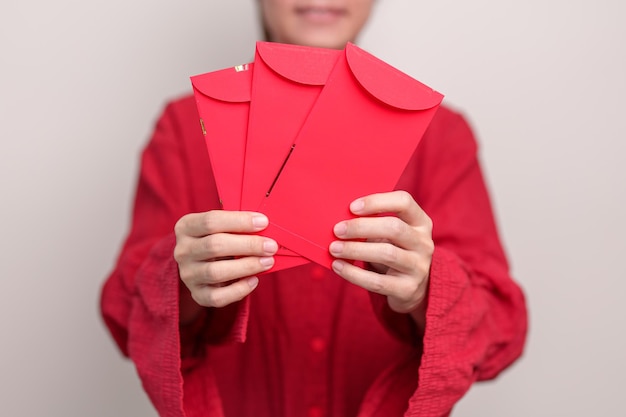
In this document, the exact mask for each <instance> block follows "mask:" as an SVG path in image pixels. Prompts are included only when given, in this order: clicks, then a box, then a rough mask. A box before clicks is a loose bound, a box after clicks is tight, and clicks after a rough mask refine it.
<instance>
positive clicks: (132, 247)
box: [101, 100, 247, 416]
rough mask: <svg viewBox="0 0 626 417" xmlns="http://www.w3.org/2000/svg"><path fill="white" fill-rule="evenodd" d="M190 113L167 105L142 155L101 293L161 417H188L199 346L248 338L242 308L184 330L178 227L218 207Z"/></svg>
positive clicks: (210, 315)
mask: <svg viewBox="0 0 626 417" xmlns="http://www.w3.org/2000/svg"><path fill="white" fill-rule="evenodd" d="M188 102H189V103H187V104H191V101H189V100H188ZM192 106H193V105H192V104H191V105H185V106H183V105H181V103H180V102H179V103H178V104H176V103H174V104H170V105H169V106H168V107H167V108H166V109H165V111H164V113H163V115H162V116H161V118H160V119H159V121H158V123H157V126H156V129H155V131H154V134H153V136H152V138H151V140H150V141H149V142H148V144H147V146H146V147H145V148H144V150H143V152H142V156H141V169H140V174H139V179H138V185H137V190H136V194H135V201H134V208H133V216H132V224H131V230H130V233H129V234H128V237H127V238H126V241H125V243H124V245H123V247H122V250H121V253H120V255H119V258H118V260H117V263H116V265H115V267H114V269H113V271H112V272H111V274H110V276H109V277H108V279H107V280H106V282H105V284H104V286H103V289H102V293H101V311H102V316H103V318H104V322H105V324H106V325H107V327H108V329H109V331H110V333H111V335H112V336H113V339H114V340H115V342H116V343H117V345H118V347H119V348H120V350H121V352H122V353H123V354H124V355H125V356H129V357H130V358H131V359H132V360H133V362H134V363H135V366H136V368H137V372H138V374H139V377H140V378H141V381H142V384H143V387H144V389H145V391H146V392H147V394H148V396H149V397H150V399H151V401H152V403H153V404H154V406H155V407H156V409H157V410H158V411H159V414H160V415H162V416H182V415H184V413H183V401H182V399H183V375H184V374H186V373H188V372H189V371H190V370H191V369H192V368H194V366H195V364H196V363H197V362H198V361H200V360H201V358H200V356H201V355H202V354H204V349H199V348H198V345H199V344H202V343H206V342H207V341H212V342H215V343H219V342H221V341H224V340H228V339H231V340H238V339H242V338H243V337H245V334H243V333H242V332H243V330H242V329H245V322H246V314H247V309H246V305H245V303H240V304H238V305H235V306H233V307H231V308H229V309H223V310H221V311H219V312H218V313H215V311H216V310H210V309H207V310H206V314H205V315H202V316H201V317H199V318H198V320H197V321H196V322H194V323H191V324H189V325H186V326H183V327H180V326H179V310H178V303H179V290H181V288H180V287H181V285H180V278H179V275H178V265H177V263H176V262H175V260H174V258H173V251H174V246H175V243H176V239H175V236H174V233H173V229H174V225H175V223H176V221H178V219H179V218H180V217H181V216H183V215H185V214H188V213H191V212H198V211H205V210H209V209H212V208H217V207H219V206H218V204H219V203H218V198H217V192H216V191H215V187H214V183H213V181H212V180H211V178H212V175H211V168H210V164H209V161H208V157H207V156H206V149H205V148H204V144H203V141H202V136H201V135H200V134H197V135H193V134H192V135H190V134H189V133H188V132H187V131H186V130H191V128H188V127H187V124H188V123H187V122H189V120H187V119H193V115H194V114H195V113H194V109H193V107H192ZM189 113H191V115H192V116H191V117H189V116H188V114H189ZM183 114H184V115H185V116H183ZM183 121H184V122H183ZM196 121H197V119H196ZM183 125H184V126H183ZM192 126H193V127H197V130H198V131H199V127H198V126H196V124H193V125H192ZM194 140H195V141H196V142H194ZM192 177H195V178H192ZM184 290H186V289H184ZM229 325H230V326H229ZM237 326H239V327H237ZM201 335H202V336H201ZM201 337H203V338H204V339H202V340H201ZM207 379H208V378H207ZM207 385H209V384H208V382H207ZM205 387H206V386H205ZM213 391H214V390H213ZM213 391H212V390H211V387H208V388H206V392H205V393H206V402H205V410H206V409H210V408H211V405H212V404H213V405H214V406H215V407H214V408H215V414H212V415H220V413H221V412H219V409H220V406H219V396H218V394H217V392H216V391H215V392H214V394H215V395H214V396H213V398H211V397H212V395H211V392H213ZM212 400H213V401H212ZM207 407H208V408H207Z"/></svg>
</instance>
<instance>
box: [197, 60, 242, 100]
mask: <svg viewBox="0 0 626 417" xmlns="http://www.w3.org/2000/svg"><path fill="white" fill-rule="evenodd" d="M253 65H254V64H244V65H237V66H236V67H230V68H225V69H222V70H218V71H213V72H209V73H206V74H200V75H195V76H193V77H191V84H192V85H193V87H194V88H195V89H196V90H198V91H199V92H201V93H202V94H204V95H205V96H208V97H211V98H214V99H216V100H220V101H227V102H231V103H244V102H247V101H250V90H251V86H252V67H253Z"/></svg>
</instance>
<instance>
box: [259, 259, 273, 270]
mask: <svg viewBox="0 0 626 417" xmlns="http://www.w3.org/2000/svg"><path fill="white" fill-rule="evenodd" d="M259 263H260V264H261V265H263V266H264V267H265V268H266V269H267V268H269V267H270V266H272V265H274V257H273V256H266V257H263V258H260V259H259Z"/></svg>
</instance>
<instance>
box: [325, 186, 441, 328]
mask: <svg viewBox="0 0 626 417" xmlns="http://www.w3.org/2000/svg"><path fill="white" fill-rule="evenodd" d="M350 211H351V212H352V213H354V214H355V215H357V216H363V217H358V218H356V219H351V220H346V221H342V222H339V223H337V224H336V225H335V228H334V233H335V235H336V236H337V237H338V238H339V239H365V241H343V240H337V241H334V242H332V243H331V244H330V248H329V249H330V253H331V255H333V256H334V257H336V258H339V259H337V260H335V261H334V262H333V270H334V271H335V272H336V273H337V274H338V275H340V276H341V277H343V278H344V279H346V280H348V281H350V282H352V283H353V284H356V285H358V286H360V287H363V288H365V289H366V290H368V291H372V292H375V293H378V294H382V295H385V296H386V297H387V302H388V303H389V307H391V309H392V310H393V311H396V312H398V313H410V314H411V316H412V317H413V318H414V319H415V322H416V323H417V325H418V326H420V328H423V326H424V321H425V317H424V316H425V302H424V301H425V298H426V291H427V288H428V277H429V272H430V264H431V261H432V255H433V251H434V243H433V239H432V228H433V227H432V221H431V219H430V217H428V215H426V213H425V212H424V211H423V210H422V209H421V208H420V207H419V206H418V204H417V203H416V202H415V200H414V199H413V197H412V196H411V195H410V194H409V193H407V192H405V191H394V192H390V193H382V194H372V195H369V196H366V197H363V198H359V199H357V200H355V201H353V202H352V203H351V204H350ZM383 213H389V215H387V216H375V215H380V214H383ZM368 216H373V217H368ZM341 259H351V260H358V261H364V262H367V263H369V265H371V269H372V270H367V269H363V268H360V267H358V266H355V265H352V264H350V263H348V262H344V261H342V260H341Z"/></svg>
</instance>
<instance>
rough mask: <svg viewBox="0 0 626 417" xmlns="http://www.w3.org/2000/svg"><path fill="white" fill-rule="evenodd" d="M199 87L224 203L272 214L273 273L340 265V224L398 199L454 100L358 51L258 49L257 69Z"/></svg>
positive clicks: (221, 74)
mask: <svg viewBox="0 0 626 417" xmlns="http://www.w3.org/2000/svg"><path fill="white" fill-rule="evenodd" d="M191 82H192V85H193V89H194V94H195V98H196V103H197V107H198V113H199V115H200V124H201V126H202V132H203V134H204V137H205V140H206V145H207V149H208V151H209V156H210V159H211V165H212V168H213V173H214V176H215V181H216V184H217V190H218V193H219V196H220V199H221V202H222V206H223V208H224V209H225V210H250V211H259V212H262V213H264V214H266V215H267V217H268V218H269V220H270V225H269V226H268V227H267V229H266V230H264V231H263V232H262V233H261V234H262V235H264V236H268V237H271V238H273V239H275V240H276V241H277V242H278V243H279V245H280V249H279V252H278V254H277V255H276V257H275V260H276V263H275V265H274V267H273V268H272V271H277V270H280V269H285V268H290V267H293V266H297V265H301V264H304V263H306V262H308V261H309V260H310V261H314V262H316V263H318V264H320V265H323V266H325V267H328V268H330V265H331V263H332V260H333V258H332V257H331V256H330V254H329V252H328V246H329V244H330V243H331V242H332V241H333V240H336V237H335V236H334V234H333V226H334V225H335V224H336V223H338V222H339V221H341V220H346V219H349V218H353V217H354V215H352V214H351V213H350V211H349V205H350V203H351V202H352V201H353V200H354V199H356V198H358V197H362V196H365V195H368V194H372V193H378V192H385V191H391V190H393V188H394V186H395V185H396V183H397V181H398V179H399V178H400V175H401V174H402V172H403V170H404V168H405V166H406V164H407V163H408V161H409V159H410V157H411V155H412V154H413V152H414V151H415V148H416V147H417V144H418V143H419V141H420V139H421V137H422V135H423V134H424V131H425V130H426V128H427V126H428V124H429V123H430V121H431V120H432V118H433V116H434V114H435V112H436V110H437V108H438V107H439V104H440V103H441V101H442V99H443V96H442V95H441V94H439V93H438V92H436V91H434V90H432V89H431V88H429V87H427V86H425V85H424V84H422V83H420V82H419V81H416V80H415V79H413V78H411V77H409V76H408V75H406V74H404V73H402V72H400V71H398V70H397V69H395V68H393V67H392V66H390V65H389V64H386V63H385V62H383V61H381V60H380V59H378V58H376V57H374V56H372V55H371V54H369V53H367V52H365V51H364V50H362V49H360V48H359V47H357V46H356V45H354V44H348V45H346V48H345V49H344V50H342V51H339V50H334V49H322V48H312V47H304V46H296V45H284V44H278V43H270V42H258V43H257V46H256V54H255V58H254V63H250V64H245V65H240V66H236V67H234V68H227V69H223V70H219V71H214V72H210V73H207V74H202V75H197V76H194V77H191Z"/></svg>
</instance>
